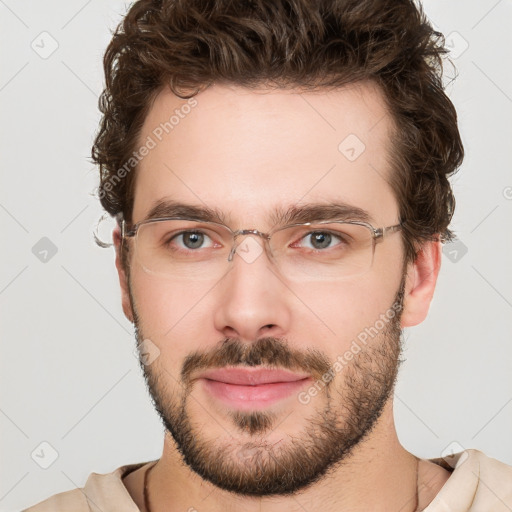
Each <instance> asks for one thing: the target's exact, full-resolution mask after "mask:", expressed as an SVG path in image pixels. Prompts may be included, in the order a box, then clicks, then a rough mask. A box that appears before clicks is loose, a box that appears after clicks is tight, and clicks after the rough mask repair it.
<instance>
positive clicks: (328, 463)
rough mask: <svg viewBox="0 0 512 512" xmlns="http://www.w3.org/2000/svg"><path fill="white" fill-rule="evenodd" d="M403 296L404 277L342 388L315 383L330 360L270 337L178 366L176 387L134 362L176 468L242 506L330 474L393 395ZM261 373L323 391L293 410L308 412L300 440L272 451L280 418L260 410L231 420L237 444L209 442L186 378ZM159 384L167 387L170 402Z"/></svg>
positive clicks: (228, 343)
mask: <svg viewBox="0 0 512 512" xmlns="http://www.w3.org/2000/svg"><path fill="white" fill-rule="evenodd" d="M404 290H405V275H404V276H403V277H402V282H401V285H400V288H399V290H398V292H397V293H396V296H395V299H394V302H393V304H392V305H391V306H390V308H389V309H388V310H387V311H393V312H394V314H393V316H392V317H391V318H389V317H388V322H387V323H386V324H385V326H384V328H382V329H380V331H379V332H378V333H377V334H376V335H375V336H372V339H371V340H370V341H369V342H368V344H367V345H365V346H364V348H362V349H361V350H360V351H359V353H357V354H355V355H354V357H353V358H352V359H351V360H350V361H348V362H346V364H345V366H344V367H343V368H342V371H341V374H340V375H341V378H339V379H336V378H331V380H329V381H328V382H325V380H326V379H324V380H322V376H325V375H326V374H327V373H329V372H330V373H331V374H332V368H333V366H334V363H333V362H331V361H330V360H329V358H327V357H326V356H325V355H324V354H322V353H321V352H319V351H317V350H309V351H306V352H304V351H296V350H294V349H293V348H292V347H290V346H289V345H288V344H287V343H286V341H285V340H283V339H279V338H274V337H266V338H260V339H258V340H257V341H256V342H254V343H252V344H242V343H241V342H240V340H238V339H236V338H226V339H224V340H223V341H222V343H221V344H219V345H218V346H217V347H216V348H214V349H212V350H210V351H207V352H205V351H203V352H198V351H196V352H193V353H191V354H190V355H188V356H187V357H186V358H185V360H184V362H183V364H182V369H181V375H180V378H181V381H179V382H176V380H177V379H176V378H175V377H173V376H172V375H171V374H170V373H169V372H168V371H167V370H166V369H165V368H163V367H161V366H159V365H157V364H152V365H145V364H143V362H142V361H143V360H142V358H139V362H140V366H141V368H142V371H143V374H144V378H145V381H146V385H147V388H148V391H149V393H150V395H151V398H152V401H153V404H154V406H155V409H156V411H157V413H158V415H159V416H160V418H161V421H162V422H163V425H164V427H165V429H166V431H167V432H168V433H170V435H171V436H172V439H173V440H174V443H175V445H176V449H177V450H178V451H179V453H180V454H181V457H182V459H183V462H184V463H185V464H187V465H188V466H189V468H190V469H191V470H192V471H194V472H195V473H197V474H198V475H199V476H200V477H201V478H203V479H204V480H206V481H209V482H210V483H212V484H213V485H215V486H217V487H219V488H220V489H223V490H226V491H229V492H233V493H236V494H238V495H240V496H258V497H262V496H285V495H291V494H294V493H296V492H297V491H299V490H304V489H306V488H307V487H309V486H311V485H312V484H314V483H315V482H318V481H319V480H320V479H321V478H322V477H324V476H328V475H329V474H330V473H331V472H334V471H335V470H336V468H338V467H339V466H340V465H342V464H343V463H344V462H346V461H347V460H348V459H349V457H350V455H351V454H352V452H353V449H354V448H355V447H356V446H357V445H358V444H359V443H361V441H362V440H363V439H364V438H365V437H366V436H368V435H369V434H370V432H371V431H372V430H373V428H374V427H375V425H376V423H377V420H378V419H379V418H380V416H381V414H382V411H383V409H384V406H385V405H386V403H387V402H388V400H389V398H390V396H391V394H392V392H393V390H394V386H395V383H396V378H397V375H398V369H399V366H400V364H401V363H402V361H401V360H400V354H401V351H402V344H401V334H402V332H401V328H400V317H401V312H402V306H403V298H404ZM130 298H131V302H132V309H133V313H134V324H135V334H136V339H137V344H138V345H140V344H141V343H142V341H143V340H144V339H145V337H144V334H143V333H142V331H141V321H140V318H139V317H138V315H137V311H136V309H135V302H134V300H133V296H132V294H131V287H130ZM381 318H382V315H381ZM377 322H378V321H377ZM377 322H376V323H375V325H377ZM361 332H363V330H362V331H361ZM260 365H261V366H264V367H266V368H282V369H288V370H292V371H300V372H306V373H308V374H310V375H313V376H314V377H316V378H315V382H317V383H321V384H322V385H323V390H322V391H321V392H319V393H318V396H317V397H316V398H315V404H314V405H316V406H317V407H313V401H311V402H310V405H307V406H306V405H301V407H310V408H311V409H312V411H311V414H310V415H309V416H308V417H307V418H305V427H304V428H303V429H302V430H301V431H300V433H299V434H294V435H293V436H291V435H285V434H284V436H283V438H282V439H281V440H280V441H279V442H277V443H276V442H274V443H271V442H270V441H269V439H268V436H269V434H270V433H271V432H272V431H273V430H275V429H276V428H277V427H278V426H279V417H278V415H276V414H275V413H274V412H272V411H266V410H264V411H229V412H228V415H229V418H230V420H231V422H232V424H233V425H234V426H235V428H236V429H237V432H239V434H240V438H237V437H235V436H233V435H232V434H230V433H228V435H229V438H230V439H229V440H228V441H225V440H224V441H222V440H221V439H220V437H219V436H212V437H208V435H207V428H205V424H206V425H207V424H208V422H210V423H211V420H212V416H211V414H210V413H209V411H206V410H205V408H204V407H203V406H200V407H199V408H198V407H195V406H196V404H197V399H195V397H193V396H192V395H191V393H192V390H193V385H194V380H193V379H191V378H190V376H191V374H192V373H193V372H196V371H197V370H200V369H210V368H217V367H219V368H220V367H224V366H238V367H244V366H246V367H247V366H251V367H258V366H260ZM338 380H341V382H339V383H338V382H337V381H338ZM167 383H170V384H173V385H174V391H173V392H172V391H170V390H169V388H168V384H167ZM324 393H325V395H324ZM322 395H323V396H322ZM191 407H195V413H196V416H197V413H198V411H199V414H201V413H203V415H202V417H201V418H196V419H195V420H193V418H192V417H191V411H190V408H191ZM308 412H309V411H308ZM202 421H203V422H202ZM281 421H283V420H281ZM226 432H227V431H226ZM242 437H244V439H242Z"/></svg>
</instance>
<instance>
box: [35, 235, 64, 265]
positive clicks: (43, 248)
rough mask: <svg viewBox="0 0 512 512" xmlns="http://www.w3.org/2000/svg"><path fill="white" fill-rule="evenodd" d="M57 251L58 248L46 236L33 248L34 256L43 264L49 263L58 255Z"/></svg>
mask: <svg viewBox="0 0 512 512" xmlns="http://www.w3.org/2000/svg"><path fill="white" fill-rule="evenodd" d="M57 251H58V249H57V246H56V245H55V244H54V243H53V242H52V241H51V240H50V239H49V238H48V237H46V236H43V238H41V239H40V240H39V241H38V242H36V243H35V245H34V246H33V247H32V254H33V255H34V256H35V257H36V258H37V259H38V260H39V261H40V262H41V263H48V262H49V261H50V260H51V259H52V258H53V257H54V256H55V255H56V254H57Z"/></svg>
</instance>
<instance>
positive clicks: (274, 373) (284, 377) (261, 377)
mask: <svg viewBox="0 0 512 512" xmlns="http://www.w3.org/2000/svg"><path fill="white" fill-rule="evenodd" d="M309 377H310V375H308V374H297V373H293V372H290V371H287V370H271V369H242V368H222V369H213V370H208V371H206V372H203V373H201V374H200V375H199V376H198V378H201V379H208V380H215V381H218V382H224V383H226V384H234V385H238V386H258V385H262V384H273V383H279V382H294V381H299V380H304V379H307V378H309Z"/></svg>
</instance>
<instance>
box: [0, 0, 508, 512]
mask: <svg viewBox="0 0 512 512" xmlns="http://www.w3.org/2000/svg"><path fill="white" fill-rule="evenodd" d="M126 5H127V4H125V2H121V1H114V0H109V1H104V0H102V1H99V0H89V1H84V0H72V1H67V2H63V1H61V2H56V1H47V2H40V1H27V0H24V1H18V2H15V1H14V0H0V48H2V54H1V65H0V102H1V123H0V129H1V133H0V155H1V188H0V222H1V227H2V230H1V233H2V241H3V243H2V251H1V254H2V265H1V266H0V307H1V312H2V316H1V322H2V324H1V333H2V349H1V359H0V365H1V366H0V379H1V388H0V389H1V391H2V392H1V397H0V399H1V400H0V429H1V432H2V436H1V440H0V447H1V452H0V457H1V458H0V460H1V468H0V471H1V473H0V510H1V511H10V510H19V509H20V508H23V507H25V506H28V505H31V504H34V503H36V502H38V501H40V500H42V499H44V498H46V497H48V496H50V495H53V494H55V493H57V492H61V491H64V490H68V489H72V488H75V487H78V486H80V487H81V486H83V484H84V483H85V480H86V478H87V476H88V475H89V473H91V472H92V471H94V472H98V473H104V472H110V471H113V470H114V469H115V468H117V467H118V466H120V465H122V464H127V463H135V462H142V461H147V460H151V459H155V458H158V457H159V455H160V453H161V449H162V440H163V427H161V426H160V423H159V420H158V418H157V415H156V413H155V412H153V409H152V406H151V403H150V400H149V397H148V395H147V394H146V390H145V387H144V382H143V378H142V376H141V373H140V370H139V368H138V363H137V360H136V358H135V356H134V355H133V349H134V347H135V341H134V337H133V329H132V326H131V324H130V323H129V322H128V321H127V320H126V319H125V318H124V316H123V314H122V310H121V306H120V300H119V291H118V283H117V276H116V274H115V269H114V255H113V249H100V248H98V247H97V246H96V245H95V244H94V242H93V239H92V235H91V233H92V231H93V228H94V226H95V224H96V221H97V220H98V218H99V217H100V215H101V209H100V206H99V203H98V201H97V200H96V199H95V197H94V195H93V194H94V191H95V188H96V186H97V172H96V169H95V168H94V166H93V165H92V164H91V163H90V160H89V154H90V147H91V144H92V141H93V136H94V133H95V131H96V129H97V124H98V121H99V113H98V110H97V97H98V95H99V93H100V91H101V89H102V84H103V75H102V56H103V52H104V50H105V48H106V46H107V44H108V41H109V39H110V34H109V30H111V29H114V27H115V26H116V24H117V22H118V21H119V20H120V16H121V15H122V14H123V13H124V12H125V11H126ZM424 5H425V9H426V11H427V14H428V15H429V16H430V17H431V19H432V21H433V22H434V24H435V25H436V26H437V27H438V28H439V29H440V30H441V31H442V32H443V33H444V34H445V35H446V36H447V39H448V44H449V45H450V46H451V47H452V54H453V57H454V62H455V65H456V66H457V68H458V72H459V76H458V78H457V80H456V81H455V82H454V83H452V84H451V85H450V86H449V88H448V91H449V94H450V96H451V98H452V100H453V101H454V103H455V105H456V107H457V109H458V112H459V116H460V128H461V132H462V136H463V140H464V143H465V149H466V153H467V156H466V160H465V163H464V165H463V167H462V169H461V171H460V172H459V174H458V175H456V177H455V178H454V179H453V185H454V188H455V193H456V197H457V211H456V215H455V219H454V223H453V227H454V229H455V230H456V232H457V233H458V235H459V238H460V242H459V243H458V245H455V246H452V247H448V246H447V248H446V249H445V251H446V252H445V254H444V256H443V267H442V271H441V275H440V279H439V282H438V289H437V293H436V296H435V298H434V301H433V304H432V307H431V311H430V315H429V317H428V319H427V321H425V322H424V323H423V324H422V325H421V326H419V327H416V328H414V329H411V330H408V331H407V333H406V337H407V343H406V346H407V350H406V352H405V357H406V358H407V362H406V363H405V365H404V367H403V368H402V371H401V375H400V380H399V383H398V386H397V390H396V397H395V403H396V405H395V410H396V422H397V429H398V433H399V437H400V439H401V441H402V443H403V444H404V446H405V447H406V448H407V449H409V450H410V451H412V452H413V453H415V454H416V455H419V456H421V457H425V458H429V457H439V456H441V454H443V453H446V452H449V451H450V450H452V451H459V450H460V449H462V448H477V449H479V450H482V451H484V452H485V453H486V454H488V455H490V456H492V457H495V458H498V459H500V460H503V461H505V462H507V463H509V464H512V436H511V435H510V432H511V427H512V404H511V401H512V378H511V376H510V374H511V366H512V359H511V356H512V343H511V336H510V333H511V327H512V315H511V308H512V271H511V263H510V262H511V261H512V257H511V256H512V237H511V236H510V233H511V229H510V228H511V218H512V216H511V213H512V173H511V156H510V146H511V141H512V116H511V114H512V85H511V84H512V72H511V66H510V60H509V59H510V57H509V55H510V54H509V53H508V49H510V48H511V47H512V32H511V31H510V29H509V26H510V22H511V21H512V1H510V0H501V1H496V0H491V1H467V0H466V1H462V0H460V1H449V2H448V1H446V0H444V1H441V0H429V1H427V2H425V3H424ZM43 32H47V33H48V34H43V35H41V33H43ZM56 44H57V45H58V48H57V49H56V50H55V51H54V52H53V53H52V54H51V55H49V53H50V52H51V50H52V49H53V46H55V45H56ZM448 71H449V69H448ZM45 237H46V238H45ZM42 239H43V240H42ZM45 251H47V252H45ZM41 259H43V261H41ZM44 260H45V261H44ZM43 442H45V443H49V444H50V445H51V447H52V448H50V447H49V446H48V445H46V444H43V445H41V443H43ZM454 443H455V444H454ZM53 450H55V452H56V454H57V458H56V460H55V461H53V458H54V457H53V455H54V451H53ZM52 461H53V463H52V464H51V465H49V464H50V463H51V462H52ZM41 465H43V466H44V465H49V467H48V468H47V469H43V468H42V467H41Z"/></svg>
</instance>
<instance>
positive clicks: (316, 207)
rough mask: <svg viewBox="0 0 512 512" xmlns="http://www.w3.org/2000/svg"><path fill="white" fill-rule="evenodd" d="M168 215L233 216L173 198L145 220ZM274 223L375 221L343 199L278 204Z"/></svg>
mask: <svg viewBox="0 0 512 512" xmlns="http://www.w3.org/2000/svg"><path fill="white" fill-rule="evenodd" d="M165 217H186V218H190V219H194V220H198V221H202V222H218V223H220V224H225V225H229V224H230V219H229V217H228V216H226V215H225V214H224V213H223V212H222V211H221V210H219V209H217V208H211V207H208V206H203V205H201V206H196V205H192V204H187V203H181V202H178V201H175V200H172V199H163V200H159V201H156V202H155V203H154V205H153V206H152V208H151V209H150V211H149V213H148V215H147V216H146V218H145V220H152V219H158V218H165ZM268 218H269V223H270V225H271V226H283V225H287V224H302V223H306V222H318V221H328V220H345V221H349V220H350V221H358V222H368V223H372V222H374V219H373V218H372V216H371V215H370V214H369V212H367V211H366V210H363V209H362V208H359V207H357V206H353V205H350V204H347V203H343V202H325V203H305V204H303V205H290V206H288V207H287V208H286V207H285V208H283V207H276V208H274V209H273V210H271V212H270V214H269V217H268Z"/></svg>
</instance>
